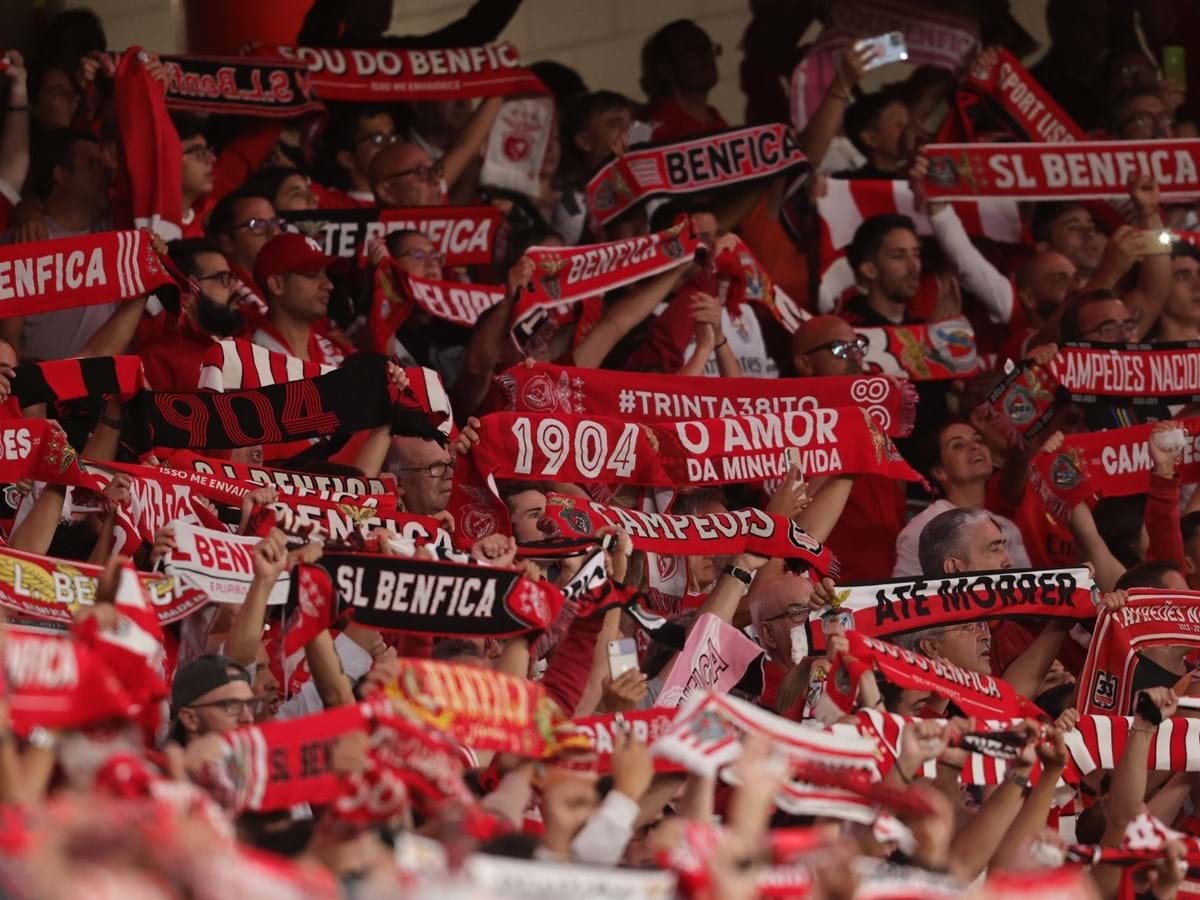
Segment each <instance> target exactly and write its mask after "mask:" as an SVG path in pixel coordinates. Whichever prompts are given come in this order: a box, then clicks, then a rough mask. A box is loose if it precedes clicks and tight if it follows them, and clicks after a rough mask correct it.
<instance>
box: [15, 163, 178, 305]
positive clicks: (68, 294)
mask: <svg viewBox="0 0 1200 900" xmlns="http://www.w3.org/2000/svg"><path fill="white" fill-rule="evenodd" d="M176 162H177V163H178V161H176ZM173 283H174V282H173V280H172V278H171V276H170V274H169V273H168V272H167V270H166V267H165V266H164V265H163V263H162V260H160V259H159V257H158V254H157V253H155V252H154V248H153V247H151V246H150V238H149V236H148V235H147V234H146V232H144V231H103V232H98V233H96V234H85V235H81V236H79V237H66V238H57V239H55V240H49V241H33V242H32V243H27V244H10V245H9V246H7V247H3V248H0V311H3V313H4V315H5V316H28V315H36V314H37V313H46V312H54V311H55V310H60V309H76V308H78V307H81V306H95V305H97V304H100V303H112V302H113V301H115V300H126V299H129V298H130V297H140V296H141V295H142V294H145V293H146V292H148V291H152V290H154V289H155V288H157V287H161V286H162V285H164V284H173Z"/></svg>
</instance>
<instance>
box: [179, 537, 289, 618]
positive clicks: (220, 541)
mask: <svg viewBox="0 0 1200 900" xmlns="http://www.w3.org/2000/svg"><path fill="white" fill-rule="evenodd" d="M171 530H172V532H173V533H174V535H175V547H174V549H172V550H168V551H167V555H166V557H164V559H163V564H164V565H163V568H164V570H165V571H166V573H167V575H168V576H170V577H172V578H176V579H178V582H179V587H180V588H181V589H184V588H187V589H191V590H195V591H199V592H200V593H201V594H203V595H204V596H205V597H207V598H208V599H209V601H210V602H212V603H236V604H239V605H240V604H241V603H242V602H244V601H245V599H246V592H247V591H248V590H249V589H250V585H251V584H252V583H253V582H254V548H255V547H256V546H257V545H258V543H259V541H260V540H261V538H258V537H245V536H243V535H239V534H230V533H229V532H228V531H216V530H214V529H211V528H201V527H198V526H196V525H192V524H190V523H188V522H182V521H179V522H172V523H171ZM290 589H291V576H290V575H288V573H287V572H282V573H280V575H279V576H278V577H277V578H276V579H275V584H274V585H273V586H272V588H271V591H270V593H269V594H268V595H267V605H268V606H282V605H284V604H285V603H287V600H288V592H289V590H290Z"/></svg>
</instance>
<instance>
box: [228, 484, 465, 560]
mask: <svg viewBox="0 0 1200 900" xmlns="http://www.w3.org/2000/svg"><path fill="white" fill-rule="evenodd" d="M248 527H249V528H250V530H251V531H253V533H254V534H257V535H259V536H263V535H265V534H266V533H267V532H269V531H270V530H271V529H272V528H278V529H279V530H280V531H282V532H283V533H284V534H286V535H287V536H288V537H289V538H295V539H296V541H295V543H296V544H302V543H308V542H309V541H310V540H320V541H324V542H326V543H330V544H336V545H338V546H341V547H352V548H354V549H356V550H362V549H365V548H366V546H367V544H368V542H369V540H370V533H371V532H372V531H373V530H374V529H376V528H386V529H387V530H388V531H389V532H391V533H392V534H393V535H395V536H396V537H397V538H400V539H402V540H405V541H411V542H414V543H415V544H416V545H418V546H420V545H425V544H436V543H439V542H440V541H441V540H442V536H443V534H444V532H442V530H441V523H440V522H438V520H437V519H435V518H433V517H432V516H418V515H414V514H412V513H403V512H398V511H396V510H395V509H387V508H381V507H376V506H373V505H371V504H369V503H364V504H362V505H354V504H349V503H339V502H337V501H333V500H321V499H319V498H316V497H294V498H293V497H284V498H283V502H280V503H269V504H267V505H265V506H262V507H259V508H258V510H256V511H255V512H254V513H252V514H251V517H250V523H249V526H248Z"/></svg>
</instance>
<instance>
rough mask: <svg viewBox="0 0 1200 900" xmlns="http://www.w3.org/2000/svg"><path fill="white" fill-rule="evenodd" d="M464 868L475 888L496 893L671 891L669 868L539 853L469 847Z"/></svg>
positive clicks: (644, 899) (545, 895)
mask: <svg viewBox="0 0 1200 900" xmlns="http://www.w3.org/2000/svg"><path fill="white" fill-rule="evenodd" d="M463 871H464V872H465V873H466V876H467V878H468V879H469V881H470V883H471V884H474V885H476V886H477V887H478V888H479V890H480V893H479V895H477V896H484V895H486V894H494V895H495V896H497V897H526V898H530V900H552V898H555V897H571V896H575V897H612V898H617V897H620V898H622V900H663V898H666V897H673V896H675V888H676V877H675V875H674V873H672V872H658V871H654V870H650V871H632V870H630V869H614V868H611V867H609V868H604V867H601V866H581V865H573V864H568V863H557V862H547V861H546V860H544V859H511V858H509V857H507V856H493V855H492V854H490V853H472V854H471V855H470V856H468V857H467V859H466V862H465V863H464V864H463Z"/></svg>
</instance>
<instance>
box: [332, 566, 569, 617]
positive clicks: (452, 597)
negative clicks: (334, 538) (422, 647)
mask: <svg viewBox="0 0 1200 900" xmlns="http://www.w3.org/2000/svg"><path fill="white" fill-rule="evenodd" d="M317 565H319V566H321V567H323V568H324V569H325V570H326V571H327V572H329V576H330V578H331V579H332V580H333V585H334V590H335V591H336V592H337V598H338V601H339V603H340V608H341V609H342V610H349V611H350V613H351V615H352V617H353V618H354V621H356V622H360V623H362V624H364V625H369V626H370V627H372V628H379V629H386V630H389V631H403V632H410V633H417V634H435V635H447V636H451V637H512V636H513V635H518V634H525V633H527V632H530V631H540V630H541V629H544V628H547V627H549V625H550V623H551V622H552V621H553V620H554V618H555V616H557V615H558V611H559V608H560V607H561V606H562V602H563V597H562V593H561V592H560V591H559V590H558V588H556V587H554V586H553V585H551V584H550V583H549V582H534V581H530V580H528V579H526V578H523V577H521V575H519V574H518V573H517V572H516V571H515V570H513V569H494V568H490V567H487V566H473V565H459V564H456V563H446V562H430V561H427V560H418V559H408V558H403V557H396V556H378V555H372V554H360V553H333V554H329V553H327V554H325V555H324V556H322V557H321V559H320V560H319V561H318V563H317Z"/></svg>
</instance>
